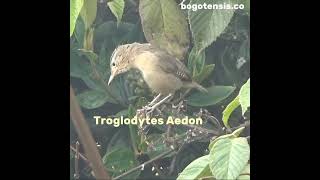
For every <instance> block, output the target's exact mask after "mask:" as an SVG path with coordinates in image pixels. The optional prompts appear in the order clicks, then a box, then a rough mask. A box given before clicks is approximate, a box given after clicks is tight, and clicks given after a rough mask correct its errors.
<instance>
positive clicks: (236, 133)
mask: <svg viewBox="0 0 320 180" xmlns="http://www.w3.org/2000/svg"><path fill="white" fill-rule="evenodd" d="M244 129H245V127H240V128H238V129H236V130H234V131H233V132H232V137H239V136H240V134H241V133H242V131H243V130H244Z"/></svg>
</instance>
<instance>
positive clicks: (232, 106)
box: [222, 96, 240, 128]
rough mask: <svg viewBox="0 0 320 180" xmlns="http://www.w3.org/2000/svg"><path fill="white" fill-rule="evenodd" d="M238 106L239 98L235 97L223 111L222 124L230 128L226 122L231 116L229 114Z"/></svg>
mask: <svg viewBox="0 0 320 180" xmlns="http://www.w3.org/2000/svg"><path fill="white" fill-rule="evenodd" d="M238 106H240V103H239V96H237V97H236V98H235V99H234V100H233V101H231V102H230V103H229V104H228V106H227V107H226V109H225V110H224V111H223V113H222V114H223V116H222V121H223V124H224V125H225V126H226V127H228V128H230V126H229V124H228V121H229V117H230V115H231V113H232V112H233V111H234V110H235V109H236V108H237V107H238Z"/></svg>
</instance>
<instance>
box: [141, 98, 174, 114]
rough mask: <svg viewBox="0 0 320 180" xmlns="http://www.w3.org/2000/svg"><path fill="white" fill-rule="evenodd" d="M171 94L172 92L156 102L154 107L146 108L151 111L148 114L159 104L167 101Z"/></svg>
mask: <svg viewBox="0 0 320 180" xmlns="http://www.w3.org/2000/svg"><path fill="white" fill-rule="evenodd" d="M171 96H172V94H171V93H170V94H169V95H168V96H166V97H165V98H163V99H162V100H161V101H159V102H157V103H156V104H154V105H153V106H152V107H148V108H147V109H146V110H147V111H149V112H148V113H147V114H150V113H152V112H153V111H154V110H155V109H156V108H157V107H158V106H160V105H161V104H162V103H164V102H166V101H167V100H168V99H169V98H170V97H171Z"/></svg>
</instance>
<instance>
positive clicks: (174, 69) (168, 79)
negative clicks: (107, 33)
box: [108, 43, 207, 111]
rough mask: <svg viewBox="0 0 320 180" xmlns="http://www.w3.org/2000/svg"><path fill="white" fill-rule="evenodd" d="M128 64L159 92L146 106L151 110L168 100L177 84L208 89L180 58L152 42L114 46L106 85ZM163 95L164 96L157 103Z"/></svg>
mask: <svg viewBox="0 0 320 180" xmlns="http://www.w3.org/2000/svg"><path fill="white" fill-rule="evenodd" d="M131 68H135V69H138V70H139V71H141V74H142V76H143V78H144V80H145V82H146V83H147V85H148V86H149V88H150V89H151V90H152V91H154V92H156V93H159V95H158V96H156V97H155V98H154V99H153V100H152V101H151V102H150V104H149V106H148V108H147V109H148V110H151V111H153V110H154V109H155V108H156V107H158V106H159V105H160V104H162V103H163V102H165V101H167V100H168V99H169V98H170V97H172V96H173V94H174V93H175V91H177V90H179V89H180V88H188V89H190V88H197V89H198V90H200V91H201V92H207V90H206V89H205V88H204V87H202V86H201V85H199V84H198V83H196V82H195V81H193V80H192V79H191V75H190V72H189V71H188V69H187V68H186V67H185V65H184V64H183V63H182V62H181V61H179V60H178V59H176V58H174V57H173V56H171V55H169V54H168V53H167V52H165V51H163V50H161V49H159V48H156V47H154V46H152V45H151V44H140V43H133V44H125V45H121V46H119V47H118V48H116V49H115V50H114V52H113V53H112V55H111V62H110V69H111V76H110V78H109V82H108V85H109V84H110V83H111V81H112V80H113V78H114V77H115V76H117V75H119V74H121V73H124V72H126V71H128V70H130V69H131ZM163 95H165V97H164V98H163V99H162V100H161V101H159V102H158V103H156V102H157V100H158V99H159V98H160V97H161V96H163ZM155 103H156V104H155Z"/></svg>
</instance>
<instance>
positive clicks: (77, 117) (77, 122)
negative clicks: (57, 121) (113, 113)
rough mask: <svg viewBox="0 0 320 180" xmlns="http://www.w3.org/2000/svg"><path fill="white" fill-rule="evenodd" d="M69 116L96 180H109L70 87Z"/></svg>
mask: <svg viewBox="0 0 320 180" xmlns="http://www.w3.org/2000/svg"><path fill="white" fill-rule="evenodd" d="M70 116H71V120H72V122H73V124H74V126H75V129H76V131H77V134H78V136H79V138H80V141H81V144H82V145H83V148H84V152H85V154H86V155H87V157H88V159H89V161H90V162H91V164H92V170H93V172H94V175H95V177H96V178H97V179H106V180H109V179H110V176H109V175H108V173H107V171H106V170H105V168H104V166H103V163H102V161H101V156H100V154H99V151H98V149H97V146H96V143H95V141H94V139H93V137H92V134H91V131H90V128H89V126H88V124H87V122H86V120H85V119H84V115H83V113H82V111H81V109H80V105H79V103H78V101H77V99H76V97H75V94H74V90H73V88H72V86H71V85H70Z"/></svg>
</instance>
